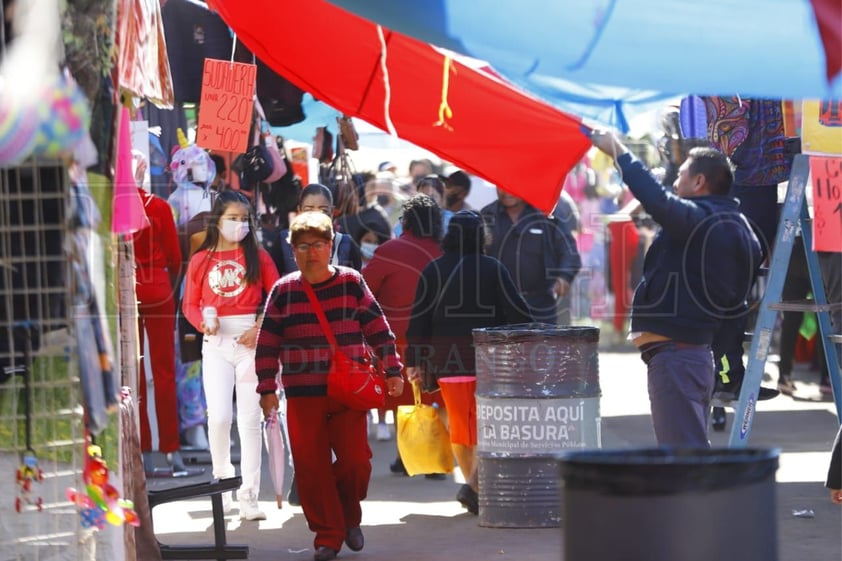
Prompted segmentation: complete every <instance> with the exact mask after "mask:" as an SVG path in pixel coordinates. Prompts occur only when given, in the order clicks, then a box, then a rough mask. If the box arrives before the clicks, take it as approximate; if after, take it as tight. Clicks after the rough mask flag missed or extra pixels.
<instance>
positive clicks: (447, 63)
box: [433, 56, 456, 131]
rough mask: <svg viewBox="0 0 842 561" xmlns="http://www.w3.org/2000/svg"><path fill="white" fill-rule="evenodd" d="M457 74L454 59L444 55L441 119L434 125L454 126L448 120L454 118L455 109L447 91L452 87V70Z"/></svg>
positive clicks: (440, 106) (450, 128) (448, 128)
mask: <svg viewBox="0 0 842 561" xmlns="http://www.w3.org/2000/svg"><path fill="white" fill-rule="evenodd" d="M451 70H452V71H453V73H454V74H456V68H455V67H454V66H453V59H451V58H450V57H449V56H446V57H444V64H443V65H442V79H441V104H440V105H439V120H438V121H436V122H435V123H433V126H434V127H444V128H445V129H447V130H449V131H452V130H453V127H452V126H450V124H449V123H448V122H447V119H452V118H453V110H452V109H451V108H450V104H449V103H448V102H447V91H448V89H449V88H450V72H451Z"/></svg>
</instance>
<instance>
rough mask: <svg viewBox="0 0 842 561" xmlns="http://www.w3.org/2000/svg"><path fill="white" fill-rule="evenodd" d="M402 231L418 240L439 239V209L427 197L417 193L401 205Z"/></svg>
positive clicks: (434, 202)
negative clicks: (410, 233)
mask: <svg viewBox="0 0 842 561" xmlns="http://www.w3.org/2000/svg"><path fill="white" fill-rule="evenodd" d="M403 230H404V231H405V232H412V233H413V234H414V235H415V236H417V237H419V238H433V239H434V240H440V239H441V230H442V216H441V209H440V208H439V205H437V204H436V201H434V200H433V198H432V197H430V196H429V195H425V194H423V193H418V194H417V195H414V196H413V197H412V198H411V199H409V200H408V201H406V202H405V203H404V204H403Z"/></svg>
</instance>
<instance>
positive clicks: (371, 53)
mask: <svg viewBox="0 0 842 561" xmlns="http://www.w3.org/2000/svg"><path fill="white" fill-rule="evenodd" d="M209 5H210V7H211V8H212V9H214V10H215V11H217V12H218V13H219V15H220V16H221V17H222V19H223V20H225V22H226V23H227V24H228V25H229V26H230V27H231V28H232V29H233V30H234V32H235V33H236V34H237V39H238V40H240V41H242V42H243V43H244V44H245V45H246V46H247V47H248V48H249V49H250V50H251V51H252V52H253V53H254V54H255V55H256V56H257V57H258V58H259V59H260V60H262V61H263V62H264V63H266V64H267V65H268V66H269V67H271V68H272V69H273V70H275V72H278V73H279V74H281V75H282V76H284V77H285V78H286V79H288V80H289V81H290V82H292V83H294V84H295V85H297V86H298V87H299V88H301V89H303V90H305V91H308V92H310V93H311V94H312V95H313V96H314V97H315V98H317V99H319V100H321V101H323V102H325V103H327V104H328V105H331V106H332V107H334V108H336V109H337V110H339V111H342V112H343V113H346V114H348V115H352V116H354V117H359V118H361V119H363V120H365V121H367V122H369V123H371V124H372V125H374V126H376V127H379V128H380V129H382V130H388V125H387V119H386V96H387V95H388V96H389V117H390V118H391V121H392V123H393V125H394V128H395V130H396V131H397V134H398V136H399V137H400V138H402V139H404V140H408V141H410V142H412V143H414V144H416V145H417V146H420V147H422V148H425V149H427V150H429V151H430V152H433V153H434V154H437V155H438V156H440V157H441V158H443V159H445V160H447V161H449V162H452V163H453V164H454V165H455V166H458V167H460V168H462V169H464V170H466V171H468V172H470V173H473V174H475V175H478V176H480V177H482V178H484V179H486V180H487V181H490V182H491V183H494V184H495V185H497V186H498V187H500V188H502V189H504V190H506V191H508V192H510V193H512V194H514V195H515V196H518V197H521V198H523V199H525V200H526V201H527V202H529V203H531V204H532V205H534V206H535V207H537V208H539V209H541V210H542V211H544V212H549V211H550V210H552V208H553V207H554V206H555V204H556V202H557V201H558V196H559V193H560V191H561V187H562V184H563V181H564V178H565V176H566V175H567V172H568V171H569V170H570V169H571V168H572V167H573V166H574V165H575V164H576V162H578V161H579V160H580V159H581V158H582V156H583V155H584V154H585V152H587V150H588V148H589V147H590V145H591V144H590V140H589V139H588V137H587V136H586V135H585V134H584V133H583V132H582V130H581V123H580V121H579V119H577V118H575V117H572V116H570V115H567V114H565V113H563V112H561V111H559V110H558V109H555V108H553V107H551V106H550V105H548V104H546V103H544V102H542V101H540V100H538V99H536V98H534V97H531V96H530V95H528V94H526V93H524V92H522V91H520V90H517V89H515V88H514V87H513V86H511V85H510V84H507V83H505V82H503V81H502V80H500V79H499V78H497V77H495V76H494V75H492V74H490V73H489V72H487V71H485V70H483V69H480V68H472V67H471V66H467V65H465V64H463V63H462V62H460V60H459V59H458V58H457V59H454V60H453V61H452V66H451V69H450V71H449V72H448V80H447V82H448V83H447V87H446V88H444V87H443V82H444V75H445V74H444V72H445V60H446V56H445V54H443V53H442V52H441V51H439V50H437V49H436V48H434V47H432V46H431V45H429V44H426V43H422V42H420V41H417V40H415V39H412V38H409V37H407V36H405V35H401V34H399V33H395V32H392V31H390V30H388V29H383V37H384V42H385V45H383V44H382V43H381V40H380V38H379V36H378V29H377V25H376V24H374V23H372V22H370V21H368V20H365V19H362V18H360V17H359V16H356V15H354V14H351V13H350V12H347V11H345V10H343V9H341V8H337V7H336V6H334V5H333V4H330V3H329V2H325V1H322V0H307V1H306V2H291V1H288V0H283V1H281V0H249V1H248V2H243V1H242V0H210V2H209ZM383 54H385V56H386V66H387V70H388V80H384V75H383V71H382V68H381V56H382V55H383ZM387 85H388V90H387ZM443 99H444V100H446V102H447V105H448V106H449V107H450V109H451V110H452V117H450V118H445V121H446V123H447V125H448V126H447V127H445V126H440V125H436V123H437V122H438V121H439V120H440V118H439V108H440V106H441V105H442V102H443ZM314 132H315V131H314Z"/></svg>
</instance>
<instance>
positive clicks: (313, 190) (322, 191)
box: [298, 183, 333, 207]
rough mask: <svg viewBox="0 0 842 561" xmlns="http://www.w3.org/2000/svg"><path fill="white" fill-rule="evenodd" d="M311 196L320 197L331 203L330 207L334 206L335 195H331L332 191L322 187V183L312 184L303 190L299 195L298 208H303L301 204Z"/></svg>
mask: <svg viewBox="0 0 842 561" xmlns="http://www.w3.org/2000/svg"><path fill="white" fill-rule="evenodd" d="M310 195H320V196H322V197H324V198H326V199H327V200H328V202H330V206H333V193H331V191H330V189H328V188H327V187H325V186H324V185H322V184H321V183H310V184H309V185H307V186H306V187H304V188H303V189H302V190H301V194H300V195H298V206H299V207H300V206H301V203H302V202H303V201H304V198H305V197H309V196H310Z"/></svg>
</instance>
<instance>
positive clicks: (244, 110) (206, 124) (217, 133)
mask: <svg viewBox="0 0 842 561" xmlns="http://www.w3.org/2000/svg"><path fill="white" fill-rule="evenodd" d="M256 77H257V66H255V65H254V64H243V63H240V62H230V61H227V60H215V59H211V58H207V59H205V71H204V74H203V75H202V98H201V100H200V102H199V131H198V133H197V135H196V144H198V145H199V146H201V147H202V148H205V149H207V150H223V151H225V152H245V151H246V149H247V148H248V135H249V129H250V128H251V117H252V111H253V110H254V83H255V78H256Z"/></svg>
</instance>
